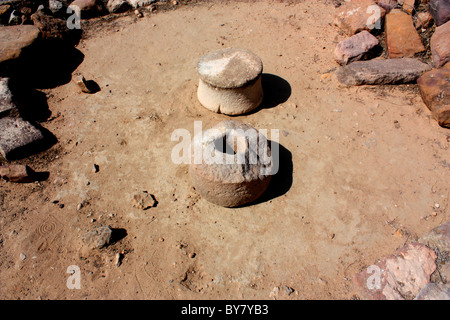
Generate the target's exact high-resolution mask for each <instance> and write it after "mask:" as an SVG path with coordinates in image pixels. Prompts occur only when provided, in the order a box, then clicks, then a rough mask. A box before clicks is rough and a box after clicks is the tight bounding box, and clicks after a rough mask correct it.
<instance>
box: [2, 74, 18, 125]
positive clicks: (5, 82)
mask: <svg viewBox="0 0 450 320" xmlns="http://www.w3.org/2000/svg"><path fill="white" fill-rule="evenodd" d="M13 110H17V106H16V105H15V103H14V102H13V95H12V93H11V91H10V90H9V78H2V77H0V118H2V117H4V116H5V115H6V116H7V115H10V113H11V112H12V111H13Z"/></svg>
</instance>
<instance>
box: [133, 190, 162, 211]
mask: <svg viewBox="0 0 450 320" xmlns="http://www.w3.org/2000/svg"><path fill="white" fill-rule="evenodd" d="M156 204H157V201H156V199H155V196H154V195H152V194H150V193H148V192H147V191H143V192H140V193H136V194H134V195H133V207H135V208H137V209H141V210H147V209H149V208H152V207H156Z"/></svg>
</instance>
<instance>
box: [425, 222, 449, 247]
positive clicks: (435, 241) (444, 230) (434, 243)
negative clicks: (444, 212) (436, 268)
mask: <svg viewBox="0 0 450 320" xmlns="http://www.w3.org/2000/svg"><path fill="white" fill-rule="evenodd" d="M419 242H420V243H423V244H425V245H427V246H429V247H430V248H436V249H438V250H439V251H441V252H444V251H450V221H447V222H445V223H443V224H441V225H440V226H439V227H436V228H434V229H433V230H432V231H430V232H429V233H427V234H426V235H424V236H422V237H421V238H420V239H419Z"/></svg>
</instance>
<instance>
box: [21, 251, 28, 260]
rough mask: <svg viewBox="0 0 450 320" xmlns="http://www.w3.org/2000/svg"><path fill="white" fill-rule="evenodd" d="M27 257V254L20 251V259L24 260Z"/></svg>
mask: <svg viewBox="0 0 450 320" xmlns="http://www.w3.org/2000/svg"><path fill="white" fill-rule="evenodd" d="M26 258H27V256H26V255H24V254H23V253H20V260H22V261H23V260H25V259H26Z"/></svg>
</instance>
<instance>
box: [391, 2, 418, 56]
mask: <svg viewBox="0 0 450 320" xmlns="http://www.w3.org/2000/svg"><path fill="white" fill-rule="evenodd" d="M385 26H386V39H387V47H388V52H389V58H402V57H413V56H414V55H415V54H416V53H419V52H423V51H425V47H424V46H423V44H422V40H420V36H419V34H418V33H417V30H416V28H415V26H414V22H413V19H412V16H411V15H409V14H407V13H405V12H403V11H401V10H399V9H394V10H392V11H391V12H389V13H388V14H387V15H386V23H385Z"/></svg>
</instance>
